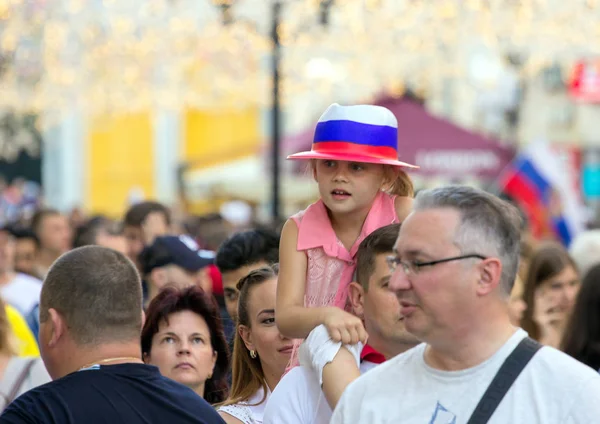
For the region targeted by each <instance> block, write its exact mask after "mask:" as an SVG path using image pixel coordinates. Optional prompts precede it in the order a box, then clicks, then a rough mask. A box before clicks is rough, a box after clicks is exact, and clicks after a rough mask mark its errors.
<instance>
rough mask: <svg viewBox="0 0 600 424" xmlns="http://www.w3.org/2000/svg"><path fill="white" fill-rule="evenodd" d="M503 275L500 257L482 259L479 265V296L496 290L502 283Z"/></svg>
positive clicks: (477, 290)
mask: <svg viewBox="0 0 600 424" xmlns="http://www.w3.org/2000/svg"><path fill="white" fill-rule="evenodd" d="M501 277H502V263H501V262H500V260H499V259H496V258H488V259H485V260H483V261H481V264H480V265H479V281H478V282H477V289H476V292H477V294H478V295H479V296H485V295H487V294H488V293H490V292H492V291H494V290H495V289H496V287H498V285H499V284H500V280H501Z"/></svg>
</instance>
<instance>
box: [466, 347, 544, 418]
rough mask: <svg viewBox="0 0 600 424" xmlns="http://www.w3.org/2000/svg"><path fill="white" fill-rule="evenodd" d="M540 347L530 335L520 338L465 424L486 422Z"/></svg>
mask: <svg viewBox="0 0 600 424" xmlns="http://www.w3.org/2000/svg"><path fill="white" fill-rule="evenodd" d="M541 347H542V345H541V344H539V343H538V342H536V341H535V340H533V339H531V338H530V337H525V338H524V339H523V340H521V342H520V343H519V344H518V345H517V347H516V348H515V349H514V350H513V351H512V352H511V354H510V355H508V358H506V360H505V361H504V363H503V364H502V366H501V367H500V369H499V370H498V373H497V374H496V376H495V377H494V379H493V380H492V382H491V383H490V385H489V386H488V388H487V390H486V391H485V393H484V394H483V396H482V397H481V400H480V401H479V403H478V404H477V406H476V407H475V411H473V414H472V415H471V418H469V421H468V422H467V424H485V423H487V422H488V420H489V419H490V418H491V417H492V415H493V414H494V411H496V408H498V405H500V402H502V399H503V398H504V396H505V395H506V393H507V392H508V390H509V389H510V387H511V386H512V385H513V383H514V382H515V380H516V379H517V377H518V376H519V374H521V371H523V369H524V368H525V366H526V365H527V364H528V363H529V361H530V360H531V358H533V355H535V354H536V353H537V351H538V350H540V348H541Z"/></svg>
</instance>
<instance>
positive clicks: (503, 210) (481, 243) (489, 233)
mask: <svg viewBox="0 0 600 424" xmlns="http://www.w3.org/2000/svg"><path fill="white" fill-rule="evenodd" d="M437 208H450V209H454V210H456V211H458V212H459V213H460V217H461V220H460V225H459V227H458V228H457V229H456V233H455V235H454V243H455V244H456V245H457V246H458V248H459V249H460V251H461V253H463V254H471V253H474V254H480V255H483V256H486V257H497V258H499V259H500V261H501V262H502V275H501V276H500V284H501V287H502V289H503V291H504V293H505V294H507V295H508V294H510V292H511V290H512V287H513V284H514V281H515V278H516V275H517V269H518V266H519V252H520V240H521V234H520V228H521V221H522V220H521V216H520V214H519V211H518V210H517V209H516V208H515V207H514V206H512V205H511V204H509V203H507V202H505V201H503V200H501V199H499V198H498V197H496V196H494V195H492V194H490V193H487V192H485V191H483V190H479V189H475V188H472V187H466V186H446V187H440V188H435V189H430V190H422V191H420V192H419V193H418V194H417V196H416V199H415V204H414V210H425V209H437Z"/></svg>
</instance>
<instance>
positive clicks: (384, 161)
mask: <svg viewBox="0 0 600 424" xmlns="http://www.w3.org/2000/svg"><path fill="white" fill-rule="evenodd" d="M287 159H289V160H306V159H322V160H341V161H345V162H362V163H374V164H379V165H390V166H401V167H404V168H412V169H418V168H419V167H418V166H417V165H412V164H410V163H406V162H401V161H399V160H394V159H388V158H378V157H373V156H366V155H364V156H363V155H358V154H356V153H343V152H337V153H334V152H317V151H314V150H309V151H307V152H300V153H295V154H293V155H289V156H288V157H287Z"/></svg>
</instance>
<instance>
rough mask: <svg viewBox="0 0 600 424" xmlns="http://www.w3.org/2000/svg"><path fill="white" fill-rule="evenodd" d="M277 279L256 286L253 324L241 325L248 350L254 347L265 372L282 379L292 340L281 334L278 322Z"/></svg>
mask: <svg viewBox="0 0 600 424" xmlns="http://www.w3.org/2000/svg"><path fill="white" fill-rule="evenodd" d="M276 292H277V280H276V279H272V280H268V281H265V282H264V283H262V284H259V285H257V286H256V287H253V288H252V289H251V291H250V293H249V296H248V317H249V319H250V327H249V328H248V327H245V326H240V330H239V331H240V335H241V336H242V339H243V340H244V343H245V344H246V348H247V349H248V350H254V351H255V352H256V354H257V356H258V358H257V359H256V360H260V362H261V365H262V369H263V371H264V372H265V375H267V374H270V375H271V377H273V378H274V379H275V380H279V378H281V375H282V374H283V372H284V371H285V367H286V366H287V364H288V362H289V360H290V356H291V354H292V348H293V342H292V340H290V339H288V338H287V337H284V336H282V335H281V333H280V332H279V330H278V329H277V325H275V297H276Z"/></svg>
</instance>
